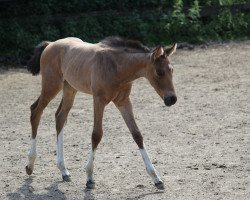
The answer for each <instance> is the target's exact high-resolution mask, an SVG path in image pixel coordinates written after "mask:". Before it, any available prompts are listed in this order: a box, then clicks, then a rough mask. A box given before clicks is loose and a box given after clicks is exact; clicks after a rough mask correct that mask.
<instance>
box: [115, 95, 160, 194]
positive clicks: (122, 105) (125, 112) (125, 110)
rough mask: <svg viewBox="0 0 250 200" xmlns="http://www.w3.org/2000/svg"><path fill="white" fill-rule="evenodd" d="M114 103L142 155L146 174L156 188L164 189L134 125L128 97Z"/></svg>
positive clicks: (139, 133)
mask: <svg viewBox="0 0 250 200" xmlns="http://www.w3.org/2000/svg"><path fill="white" fill-rule="evenodd" d="M115 104H116V106H117V108H118V109H119V111H120V112H121V114H122V117H123V119H124V121H125V123H126V124H127V126H128V128H129V130H130V132H131V133H132V136H133V138H134V140H135V142H136V144H137V145H138V147H139V149H140V153H141V155H142V158H143V161H144V163H145V166H146V170H147V172H148V174H149V175H150V176H151V178H152V179H153V181H154V184H155V186H156V187H157V188H158V189H164V184H163V182H162V180H161V179H160V177H159V176H158V175H157V172H156V170H155V168H154V166H153V164H152V162H151V160H150V158H149V156H148V153H147V150H146V147H145V144H144V143H143V137H142V135H141V132H140V130H139V128H138V127H137V125H136V122H135V119H134V114H133V110H132V105H131V102H130V99H129V98H127V99H126V100H124V101H123V102H119V103H118V102H117V103H116V102H115Z"/></svg>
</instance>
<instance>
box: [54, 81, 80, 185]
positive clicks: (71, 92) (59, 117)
mask: <svg viewBox="0 0 250 200" xmlns="http://www.w3.org/2000/svg"><path fill="white" fill-rule="evenodd" d="M75 95H76V90H75V89H74V88H72V87H71V86H70V85H69V84H68V83H67V82H66V81H65V82H64V86H63V98H62V101H61V103H60V105H59V107H58V109H57V112H56V115H55V117H56V131H57V167H58V169H59V170H60V171H61V173H62V177H63V180H64V181H70V174H69V172H68V170H67V168H66V167H65V164H64V152H63V126H64V124H65V122H66V120H67V116H68V113H69V111H70V109H71V108H72V105H73V102H74V98H75Z"/></svg>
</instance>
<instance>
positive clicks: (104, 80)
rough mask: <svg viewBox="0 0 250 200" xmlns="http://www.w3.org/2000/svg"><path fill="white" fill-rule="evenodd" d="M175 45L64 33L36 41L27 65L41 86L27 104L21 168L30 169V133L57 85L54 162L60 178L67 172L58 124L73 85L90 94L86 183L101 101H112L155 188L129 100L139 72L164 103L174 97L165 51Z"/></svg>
mask: <svg viewBox="0 0 250 200" xmlns="http://www.w3.org/2000/svg"><path fill="white" fill-rule="evenodd" d="M175 50H176V44H175V45H173V46H172V47H171V48H167V49H164V48H163V47H161V46H159V47H157V48H155V49H154V50H149V49H148V48H147V47H145V46H143V45H142V44H141V43H140V42H137V41H131V40H125V39H121V38H119V37H108V38H106V39H104V40H102V41H101V42H99V43H97V44H90V43H86V42H83V41H82V40H80V39H78V38H65V39H60V40H57V41H55V42H42V43H40V44H39V45H38V46H37V47H36V48H35V50H34V55H33V57H32V58H31V60H30V61H29V62H28V64H27V67H28V70H29V71H30V72H31V73H32V74H33V75H37V74H39V72H40V73H41V75H42V90H41V95H40V96H39V98H38V99H37V100H36V101H35V102H34V103H33V104H32V105H31V107H30V109H31V117H30V121H31V127H32V140H31V148H30V150H29V153H28V165H27V166H26V172H27V174H28V175H31V174H32V172H33V170H34V163H35V159H36V156H37V154H36V136H37V128H38V125H39V121H40V118H41V115H42V112H43V110H44V109H45V107H46V106H47V105H48V103H49V102H50V101H51V100H52V99H53V98H54V97H55V96H56V95H57V94H58V92H59V91H61V90H63V95H62V100H61V103H60V105H59V107H58V109H57V111H56V114H55V117H56V131H57V167H58V168H59V170H60V171H61V174H62V178H63V180H64V181H70V174H69V171H68V170H67V168H66V167H65V163H64V152H63V126H64V124H65V122H66V120H67V116H68V113H69V111H70V109H71V107H72V105H73V101H74V98H75V95H76V92H77V91H81V92H84V93H88V94H91V95H93V103H94V127H93V132H92V149H91V151H90V155H89V159H88V162H87V165H86V173H87V183H86V186H87V188H94V186H95V182H94V180H93V167H94V163H93V161H94V156H95V152H96V149H97V146H98V144H99V142H100V141H101V138H102V135H103V129H102V120H103V112H104V108H105V106H106V105H107V104H108V103H109V102H111V101H112V102H113V103H114V104H115V105H116V107H117V108H118V109H119V111H120V112H121V115H122V117H123V119H124V121H125V123H126V124H127V126H128V128H129V130H130V132H131V134H132V136H133V139H134V140H135V142H136V143H137V145H138V147H139V149H140V153H141V155H142V158H143V161H144V163H145V166H146V170H147V172H148V173H149V175H150V176H151V178H152V179H153V181H154V184H155V186H156V187H157V188H159V189H163V188H164V184H163V182H162V180H161V179H160V177H159V176H158V175H157V173H156V170H155V168H154V166H153V165H152V162H151V161H150V159H149V156H148V153H147V150H146V148H145V144H144V143H143V138H142V135H141V133H140V130H139V129H138V127H137V125H136V122H135V119H134V115H133V111H132V105H131V102H130V98H129V95H130V91H131V87H132V82H133V81H134V80H135V79H137V78H139V77H145V78H146V79H147V80H148V81H149V82H150V84H151V85H152V86H153V87H154V89H155V90H156V92H157V93H158V94H159V96H160V97H161V98H162V99H163V101H164V103H165V105H166V106H171V105H173V104H175V102H176V101H177V97H176V94H175V90H174V86H173V82H172V75H173V68H172V66H171V65H170V63H169V60H168V57H169V56H170V55H172V54H173V53H174V52H175Z"/></svg>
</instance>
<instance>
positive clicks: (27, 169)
mask: <svg viewBox="0 0 250 200" xmlns="http://www.w3.org/2000/svg"><path fill="white" fill-rule="evenodd" d="M25 169H26V173H27V174H28V175H31V174H32V172H33V170H32V169H30V168H29V167H28V165H27V166H26V167H25Z"/></svg>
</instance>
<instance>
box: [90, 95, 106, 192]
mask: <svg viewBox="0 0 250 200" xmlns="http://www.w3.org/2000/svg"><path fill="white" fill-rule="evenodd" d="M106 105H107V102H106V101H105V100H103V99H102V98H100V97H96V96H94V128H93V132H92V138H91V139H92V148H91V150H90V153H89V159H88V162H87V165H86V173H87V182H86V187H87V188H88V189H93V188H95V182H94V179H93V169H94V156H95V151H96V148H97V146H98V144H99V143H100V141H101V139H102V135H103V130H102V119H103V112H104V108H105V106H106Z"/></svg>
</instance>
